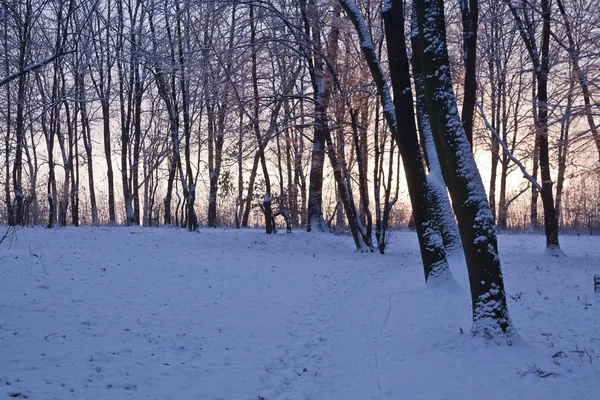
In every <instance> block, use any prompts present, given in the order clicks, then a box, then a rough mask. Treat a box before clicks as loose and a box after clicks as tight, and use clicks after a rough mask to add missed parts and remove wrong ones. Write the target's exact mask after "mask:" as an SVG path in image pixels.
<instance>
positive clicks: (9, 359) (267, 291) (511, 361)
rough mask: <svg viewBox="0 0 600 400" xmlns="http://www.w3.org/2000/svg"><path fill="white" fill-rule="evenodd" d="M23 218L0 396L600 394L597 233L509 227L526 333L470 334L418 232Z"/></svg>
mask: <svg viewBox="0 0 600 400" xmlns="http://www.w3.org/2000/svg"><path fill="white" fill-rule="evenodd" d="M392 240H393V243H392V244H391V248H390V250H389V253H388V254H386V255H384V256H381V255H379V254H361V253H356V252H354V251H353V245H352V240H351V239H350V238H349V237H344V236H334V235H331V234H315V233H312V234H308V233H305V232H295V233H293V234H285V233H279V234H277V235H272V236H267V235H265V234H263V233H262V232H261V231H257V230H242V231H236V230H225V229H217V230H208V229H203V230H201V231H200V232H199V233H188V232H185V231H183V230H179V229H167V228H157V229H151V228H122V227H117V228H89V227H87V228H84V227H82V228H62V229H54V230H46V229H42V228H25V229H20V230H19V231H18V232H17V234H16V236H15V237H14V238H13V240H12V241H5V242H4V243H3V244H2V245H1V246H0V258H2V260H1V261H0V399H1V398H10V397H13V398H29V399H67V398H75V399H161V400H167V399H172V400H175V399H202V400H203V399H210V400H212V399H215V400H216V399H227V400H229V399H232V400H238V399H240V400H246V399H252V400H257V399H266V400H276V399H315V400H321V399H322V400H337V399H340V400H341V399H344V400H346V399H350V400H352V399H356V400H363V399H390V400H392V399H393V400H398V399H408V400H413V399H424V400H437V399H449V400H454V399H459V400H462V399H479V398H485V399H488V400H492V399H527V400H533V399H558V400H565V399H579V400H585V399H590V400H591V399H594V400H597V399H599V398H600V294H594V292H593V284H592V276H593V275H594V274H595V273H596V274H597V273H600V238H598V237H594V236H592V237H590V236H562V238H561V241H562V247H563V250H564V251H565V253H566V254H567V255H568V257H565V258H554V257H550V256H544V255H543V249H544V238H543V237H542V236H539V235H501V236H500V251H501V258H502V263H503V268H504V275H505V280H506V287H507V291H508V294H509V307H510V312H511V315H512V318H513V320H514V322H515V324H516V326H517V328H518V330H519V332H520V336H521V339H520V340H518V341H517V342H516V343H515V344H514V345H513V346H510V347H509V346H506V345H503V346H498V345H496V344H494V343H493V342H486V341H484V340H483V339H473V338H471V336H470V334H469V328H470V300H469V294H468V291H467V290H466V287H467V285H468V283H467V280H466V279H467V276H466V270H465V267H464V263H463V262H462V261H461V259H460V257H454V259H453V263H452V268H453V273H454V277H455V279H456V283H454V282H452V283H448V284H445V285H442V286H437V287H434V286H431V285H429V286H428V285H425V284H424V283H423V273H422V269H421V266H420V259H419V254H418V247H417V241H416V236H415V234H414V233H412V232H396V233H393V236H392Z"/></svg>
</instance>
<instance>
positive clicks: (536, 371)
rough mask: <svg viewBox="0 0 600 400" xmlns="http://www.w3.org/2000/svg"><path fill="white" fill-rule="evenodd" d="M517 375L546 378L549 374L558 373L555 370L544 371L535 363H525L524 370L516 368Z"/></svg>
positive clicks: (554, 374)
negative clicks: (525, 367)
mask: <svg viewBox="0 0 600 400" xmlns="http://www.w3.org/2000/svg"><path fill="white" fill-rule="evenodd" d="M517 375H519V376H526V375H535V376H537V377H538V378H548V377H549V376H558V374H557V373H556V372H549V371H544V370H542V369H541V368H540V367H538V366H537V365H535V364H532V365H529V364H527V370H525V371H519V370H517Z"/></svg>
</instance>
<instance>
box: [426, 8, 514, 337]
mask: <svg viewBox="0 0 600 400" xmlns="http://www.w3.org/2000/svg"><path fill="white" fill-rule="evenodd" d="M416 11H417V21H418V25H419V37H420V39H421V59H422V65H423V76H424V82H425V99H426V105H427V111H428V113H429V116H430V119H431V126H432V130H433V134H434V140H435V143H436V149H437V152H438V157H439V159H440V162H441V163H442V167H443V168H442V171H443V174H444V180H445V182H446V184H447V185H448V189H449V191H450V195H451V197H452V204H453V207H454V213H455V214H456V217H457V220H458V226H459V229H460V234H461V238H462V243H463V249H464V253H465V259H466V264H467V269H468V273H469V283H470V286H471V300H472V305H473V328H472V330H473V332H474V333H476V334H481V335H484V336H490V337H493V336H496V335H500V336H505V337H507V339H508V340H509V341H510V337H511V336H512V334H513V329H512V322H511V320H510V317H509V314H508V308H507V305H506V296H505V292H504V281H503V277H502V270H501V267H500V258H499V256H498V245H497V239H496V228H495V226H494V220H493V217H492V214H491V212H490V207H489V203H488V201H487V197H486V194H485V189H484V187H483V182H482V180H481V175H480V174H479V171H478V169H477V165H476V164H475V160H474V158H473V155H472V153H471V146H470V145H469V141H468V139H467V137H466V135H465V132H464V128H463V124H462V122H461V120H460V116H459V114H458V110H457V106H456V98H455V97H454V91H453V88H452V77H451V74H450V65H449V60H448V50H447V45H446V34H445V29H446V26H445V25H446V23H445V17H444V2H443V0H431V1H427V0H417V1H416Z"/></svg>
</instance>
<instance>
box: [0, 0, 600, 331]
mask: <svg viewBox="0 0 600 400" xmlns="http://www.w3.org/2000/svg"><path fill="white" fill-rule="evenodd" d="M599 22H600V8H599V7H598V5H597V3H596V2H595V1H592V0H581V1H576V0H532V1H525V0H522V1H513V0H504V1H493V0H489V1H488V0H482V1H478V0H461V1H458V0H446V1H444V0H415V1H414V2H412V3H411V2H405V1H399V0H384V1H383V2H381V1H373V0H365V1H358V2H355V1H354V0H339V1H316V0H281V1H270V0H248V1H237V0H127V1H114V0H83V1H75V0H18V1H10V0H2V1H1V2H0V39H1V40H0V48H1V49H2V51H1V52H0V64H1V68H2V73H1V75H0V77H1V78H0V105H1V106H0V121H1V122H0V136H1V137H2V141H3V146H2V151H1V157H2V159H3V168H2V171H1V172H0V177H1V178H0V180H1V181H2V182H3V183H4V195H5V207H3V208H2V209H1V211H0V219H1V221H2V222H3V223H5V224H7V225H8V226H11V227H15V226H25V225H38V226H39V225H44V226H47V227H48V228H53V227H58V226H67V225H73V226H79V225H92V226H100V225H117V224H122V225H127V226H132V225H140V226H158V225H170V226H178V227H181V228H185V229H187V230H189V231H196V230H197V229H198V228H199V227H201V226H207V227H217V226H221V227H225V226H226V227H236V228H242V227H256V226H259V227H261V228H263V229H264V230H265V232H266V233H267V234H272V233H274V232H276V231H277V226H278V225H279V226H280V227H283V226H285V228H286V229H287V230H288V231H292V230H294V229H301V230H307V231H329V230H337V231H345V232H349V233H350V234H351V236H352V239H353V243H354V245H355V246H356V249H357V250H359V251H365V252H372V251H375V250H378V251H379V252H381V253H384V252H385V250H386V246H387V244H388V235H389V232H390V229H392V228H398V227H405V226H407V225H409V226H411V227H413V228H414V229H415V230H416V233H417V237H418V241H419V247H420V255H421V261H422V264H423V270H424V274H425V280H426V281H427V280H429V279H432V278H435V279H442V278H444V277H447V276H449V274H450V270H449V267H448V256H449V255H450V254H452V253H453V252H454V251H455V250H457V249H462V250H463V251H464V255H465V260H466V267H467V269H468V273H469V282H470V290H471V298H472V306H473V322H474V325H473V329H472V330H473V332H474V333H476V334H477V333H481V334H483V335H486V336H496V335H500V336H502V337H506V338H507V340H508V341H509V342H510V341H511V337H512V335H513V328H512V322H511V319H510V317H509V315H508V310H507V307H506V296H505V291H504V283H503V278H502V272H501V270H500V257H499V256H498V249H497V232H498V230H500V231H502V230H509V229H528V230H531V231H533V232H543V233H544V235H545V239H546V249H547V250H546V251H547V252H548V253H550V254H552V255H555V256H562V255H563V254H562V251H561V249H560V243H559V232H561V231H564V230H575V231H578V232H586V233H592V234H593V233H594V232H595V231H596V230H597V229H598V228H599V227H600V175H599V171H598V167H599V165H600V164H599V162H598V160H599V159H600V157H599V156H600V135H599V133H598V121H599V120H600V113H599V110H600V107H599V105H598V102H597V100H596V99H595V98H596V97H597V93H598V79H599V78H600V70H599V69H598V63H597V61H596V60H597V58H598V55H599V47H598V46H599V43H600V40H599V39H600V30H599V28H598V26H600V23H599Z"/></svg>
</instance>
